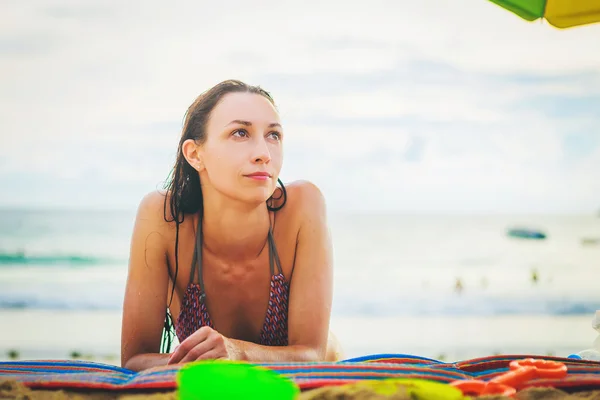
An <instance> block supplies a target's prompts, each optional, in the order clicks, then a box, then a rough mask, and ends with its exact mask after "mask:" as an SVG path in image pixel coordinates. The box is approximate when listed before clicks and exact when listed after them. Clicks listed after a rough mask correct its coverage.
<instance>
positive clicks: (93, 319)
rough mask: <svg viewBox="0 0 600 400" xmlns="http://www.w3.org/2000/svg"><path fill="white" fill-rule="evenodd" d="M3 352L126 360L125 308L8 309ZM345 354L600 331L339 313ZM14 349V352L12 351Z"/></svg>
mask: <svg viewBox="0 0 600 400" xmlns="http://www.w3.org/2000/svg"><path fill="white" fill-rule="evenodd" d="M0 321H2V322H0V323H1V324H2V327H1V329H0V359H1V360H9V359H10V358H11V354H9V353H10V352H11V351H16V352H17V353H18V354H17V357H18V358H19V359H70V358H74V357H73V355H74V352H75V353H76V355H77V357H78V358H85V359H90V360H95V361H99V362H105V363H109V364H115V365H118V364H119V363H120V337H121V313H120V312H114V311H54V310H48V311H46V310H18V309H14V310H1V311H0ZM331 329H332V330H333V331H334V332H335V334H336V335H337V336H338V338H339V340H340V341H341V343H342V346H343V347H344V351H345V355H346V358H352V357H359V356H364V355H369V354H380V353H403V354H412V355H419V356H424V357H430V358H435V359H443V360H446V361H459V360H464V359H469V358H474V357H483V356H489V355H493V354H500V353H502V354H539V355H555V356H564V357H566V356H568V355H569V354H571V353H573V352H577V351H581V350H583V349H586V348H589V347H590V346H591V344H592V342H593V340H594V339H595V337H596V334H595V331H594V330H593V329H592V328H591V317H587V316H560V317H559V316H543V315H535V316H526V315H522V316H520V315H519V316H491V317H473V316H468V317H467V316H465V317H434V316H428V317H409V316H407V317H393V318H392V317H386V318H368V317H334V318H332V321H331ZM12 355H13V356H14V353H13V354H12Z"/></svg>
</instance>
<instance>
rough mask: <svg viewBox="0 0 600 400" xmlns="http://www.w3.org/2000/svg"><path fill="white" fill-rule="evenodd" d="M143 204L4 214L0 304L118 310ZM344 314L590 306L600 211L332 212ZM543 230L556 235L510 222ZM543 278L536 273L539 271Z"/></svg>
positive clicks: (581, 309) (597, 286)
mask: <svg viewBox="0 0 600 400" xmlns="http://www.w3.org/2000/svg"><path fill="white" fill-rule="evenodd" d="M134 218H135V213H134V212H128V211H94V212H84V211H33V210H3V211H0V309H46V310H53V309H55V310H119V309H120V308H121V307H122V301H123V291H124V285H125V280H126V276H127V260H128V251H129V239H130V235H131V230H132V227H133V222H134ZM329 224H330V227H331V233H332V237H333V243H334V268H335V269H334V271H335V272H334V276H335V281H334V284H335V287H334V305H333V314H334V315H340V316H373V315H376V316H384V317H393V316H398V315H403V316H424V315H446V316H448V315H467V316H482V315H514V314H528V315H532V314H533V315H589V314H593V312H594V311H595V310H597V309H600V281H598V279H597V277H598V274H599V273H600V244H595V243H593V241H590V242H591V243H586V242H585V241H584V239H586V238H588V239H589V238H599V237H600V218H598V217H596V216H593V215H591V216H485V215H483V216H434V215H393V214H389V215H381V214H379V215H378V214H373V215H368V214H332V215H330V217H329ZM513 226H525V227H529V228H535V229H539V230H542V231H543V232H545V233H546V234H547V238H546V239H545V240H533V239H516V238H513V237H509V236H508V235H507V229H508V228H510V227H513ZM534 274H535V275H536V276H537V280H533V279H532V278H533V275H534Z"/></svg>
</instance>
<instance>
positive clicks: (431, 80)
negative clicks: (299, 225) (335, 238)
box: [0, 0, 600, 213]
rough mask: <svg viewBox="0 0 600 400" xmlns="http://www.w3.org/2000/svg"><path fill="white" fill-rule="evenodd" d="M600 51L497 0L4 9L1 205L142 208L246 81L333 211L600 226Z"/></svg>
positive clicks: (587, 39) (10, 0) (301, 172)
mask: <svg viewBox="0 0 600 400" xmlns="http://www.w3.org/2000/svg"><path fill="white" fill-rule="evenodd" d="M599 38H600V24H596V25H588V26H583V27H577V28H571V29H567V30H559V29H556V28H553V27H552V26H550V25H549V24H547V23H545V22H541V21H537V22H534V23H530V22H526V21H524V20H521V19H520V18H518V17H517V16H515V15H514V14H511V13H509V12H507V11H505V10H504V9H502V8H500V7H498V6H496V5H495V4H493V3H491V2H489V1H487V0H455V1H452V2H450V1H444V0H437V1H435V0H421V1H405V0H393V1H381V0H370V1H368V2H367V1H327V2H321V1H313V0H303V1H301V2H291V1H283V0H278V1H253V2H247V1H242V0H237V1H219V2H213V1H211V2H207V1H197V0H194V1H192V0H183V1H174V2H171V3H169V4H168V5H167V3H165V2H158V1H156V0H146V1H128V2H122V1H111V0H102V1H95V0H89V1H86V2H81V1H53V0H47V1H36V0H32V1H27V2H23V1H20V0H3V1H2V2H0V105H1V107H0V188H1V189H0V191H1V193H2V195H0V206H4V207H20V208H24V207H36V208H56V207H58V208H65V207H66V208H72V207H77V208H125V209H131V208H135V207H137V205H138V203H139V201H140V199H141V198H142V197H143V196H144V194H146V193H148V192H149V191H152V190H155V189H156V188H160V187H162V185H163V182H164V180H165V179H166V177H167V175H168V173H169V171H170V168H171V167H172V164H173V161H174V157H175V152H176V147H177V143H178V138H179V136H180V134H181V127H182V121H183V116H184V113H185V110H186V109H187V107H188V106H189V105H190V104H191V103H192V102H193V100H194V99H195V97H196V96H198V95H199V94H200V93H202V92H203V91H205V90H207V89H208V88H210V87H211V86H212V85H214V84H216V83H218V82H220V81H222V80H225V79H230V78H235V79H241V80H244V81H246V82H248V83H251V84H257V85H260V86H262V87H263V88H265V89H266V90H268V91H269V92H271V93H272V95H273V97H274V98H275V101H276V102H277V104H278V108H279V110H280V112H281V118H282V122H283V126H284V130H285V132H286V137H285V141H284V152H285V160H284V167H283V170H282V175H281V178H282V180H284V181H285V182H288V181H293V180H297V179H306V180H310V181H312V182H314V183H315V184H317V185H318V186H319V187H320V188H321V190H322V191H323V193H324V195H325V197H326V200H327V204H328V209H329V210H332V211H343V210H360V211H366V212H379V211H383V212H388V211H395V212H401V213H595V212H597V211H598V210H599V209H600V179H598V175H599V172H600V52H598V51H597V49H598V43H599V40H600V39H599Z"/></svg>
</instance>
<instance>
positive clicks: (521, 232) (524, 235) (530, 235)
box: [508, 228, 547, 240]
mask: <svg viewBox="0 0 600 400" xmlns="http://www.w3.org/2000/svg"><path fill="white" fill-rule="evenodd" d="M508 236H511V237H515V238H521V239H536V240H542V239H546V237H547V236H546V234H545V233H544V232H542V231H538V230H534V229H527V228H512V229H509V230H508Z"/></svg>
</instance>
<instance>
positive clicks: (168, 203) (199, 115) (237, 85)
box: [160, 80, 287, 353]
mask: <svg viewBox="0 0 600 400" xmlns="http://www.w3.org/2000/svg"><path fill="white" fill-rule="evenodd" d="M229 93H253V94H256V95H259V96H263V97H264V98H266V99H267V100H269V102H270V103H271V104H273V106H275V101H274V100H273V98H272V97H271V95H270V94H269V93H268V92H267V91H265V90H264V89H262V88H260V87H259V86H251V85H248V84H246V83H244V82H241V81H238V80H227V81H224V82H221V83H219V84H217V85H216V86H214V87H212V88H211V89H209V90H207V91H206V92H204V93H202V94H201V95H200V96H198V97H197V98H196V100H195V101H194V102H193V103H192V105H191V106H190V107H189V108H188V109H187V112H186V114H185V120H184V124H183V130H182V133H181V139H180V140H179V146H178V148H177V158H176V160H175V165H174V166H173V169H172V171H171V173H170V174H169V176H168V178H167V181H166V184H165V189H166V191H167V193H166V196H165V202H164V219H165V221H167V222H175V227H176V232H175V276H171V270H170V269H169V276H171V279H172V282H173V287H172V289H171V295H170V298H169V304H168V306H167V309H166V315H165V323H164V329H163V335H162V340H161V350H160V351H161V352H164V353H168V352H169V351H170V349H171V345H172V343H173V338H174V335H175V330H174V324H173V317H172V315H171V313H170V311H169V307H170V306H171V302H172V301H173V295H174V293H175V282H176V280H177V272H178V270H179V255H178V248H179V225H181V224H182V223H183V221H184V218H185V215H186V214H195V213H198V212H200V213H202V212H203V201H202V200H203V199H202V189H201V187H200V176H199V175H198V171H196V170H195V169H194V168H193V167H192V166H191V165H190V164H189V163H188V162H187V160H186V159H185V157H184V156H183V144H184V143H185V141H186V140H188V139H193V140H195V141H196V142H197V143H198V144H202V143H204V142H205V141H206V125H207V123H208V119H209V118H210V114H211V113H212V111H213V110H214V108H215V107H216V106H217V104H219V102H220V101H221V100H222V99H223V97H224V96H225V95H227V94H229ZM277 181H278V183H279V185H280V187H279V189H280V190H277V189H276V190H275V192H278V191H279V192H280V195H279V196H278V197H273V196H271V197H270V198H269V199H268V200H267V208H268V209H269V210H270V211H278V210H280V209H281V208H282V207H283V206H284V205H285V202H286V200H287V193H286V190H285V187H284V185H283V182H281V180H279V179H278V180H277ZM276 200H282V201H281V202H279V204H278V205H277V206H274V203H275V201H276ZM167 211H169V212H167Z"/></svg>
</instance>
